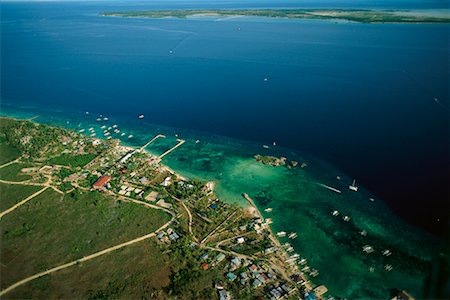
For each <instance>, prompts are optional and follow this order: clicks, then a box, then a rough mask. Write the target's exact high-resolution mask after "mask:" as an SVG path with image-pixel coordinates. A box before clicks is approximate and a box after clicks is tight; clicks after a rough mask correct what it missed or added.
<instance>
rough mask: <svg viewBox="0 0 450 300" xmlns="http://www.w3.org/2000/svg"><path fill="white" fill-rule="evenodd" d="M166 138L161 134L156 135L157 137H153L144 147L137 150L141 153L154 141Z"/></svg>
mask: <svg viewBox="0 0 450 300" xmlns="http://www.w3.org/2000/svg"><path fill="white" fill-rule="evenodd" d="M165 137H166V136H165V135H163V134H157V135H155V136H154V137H153V138H152V139H151V140H150V141H148V142H147V143H146V144H145V145H143V146H142V147H141V148H139V150H138V151H139V152H142V151H143V150H144V149H145V148H147V147H148V145H150V144H151V143H153V142H154V141H155V140H156V139H159V138H165Z"/></svg>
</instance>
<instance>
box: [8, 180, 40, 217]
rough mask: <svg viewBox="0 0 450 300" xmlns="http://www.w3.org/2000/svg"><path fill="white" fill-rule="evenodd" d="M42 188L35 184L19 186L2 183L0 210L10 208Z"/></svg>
mask: <svg viewBox="0 0 450 300" xmlns="http://www.w3.org/2000/svg"><path fill="white" fill-rule="evenodd" d="M41 188H42V187H39V186H33V185H25V186H20V187H17V186H16V185H11V184H4V183H0V195H1V197H0V211H4V210H6V209H8V208H10V207H11V206H13V205H14V204H16V203H17V202H19V201H22V200H23V199H25V198H26V197H28V196H30V195H31V194H33V193H35V192H37V191H39V190H40V189H41Z"/></svg>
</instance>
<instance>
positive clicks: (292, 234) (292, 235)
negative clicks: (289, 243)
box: [288, 232, 297, 240]
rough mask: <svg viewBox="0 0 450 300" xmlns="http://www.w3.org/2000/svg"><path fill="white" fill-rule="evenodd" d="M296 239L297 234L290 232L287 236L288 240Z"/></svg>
mask: <svg viewBox="0 0 450 300" xmlns="http://www.w3.org/2000/svg"><path fill="white" fill-rule="evenodd" d="M296 237H297V233H296V232H291V233H290V234H289V235H288V238H290V239H291V240H293V239H295V238H296Z"/></svg>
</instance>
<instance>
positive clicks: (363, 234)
mask: <svg viewBox="0 0 450 300" xmlns="http://www.w3.org/2000/svg"><path fill="white" fill-rule="evenodd" d="M359 234H360V235H362V236H367V231H365V230H363V231H360V232H359Z"/></svg>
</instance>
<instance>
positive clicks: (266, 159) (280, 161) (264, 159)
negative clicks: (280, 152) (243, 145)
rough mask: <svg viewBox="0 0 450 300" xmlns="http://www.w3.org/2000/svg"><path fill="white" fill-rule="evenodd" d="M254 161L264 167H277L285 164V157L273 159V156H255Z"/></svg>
mask: <svg viewBox="0 0 450 300" xmlns="http://www.w3.org/2000/svg"><path fill="white" fill-rule="evenodd" d="M255 159H256V161H258V162H261V163H263V164H265V165H269V166H274V167H278V166H284V165H285V164H286V157H280V158H278V157H275V156H268V155H267V156H263V155H259V154H257V155H255Z"/></svg>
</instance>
